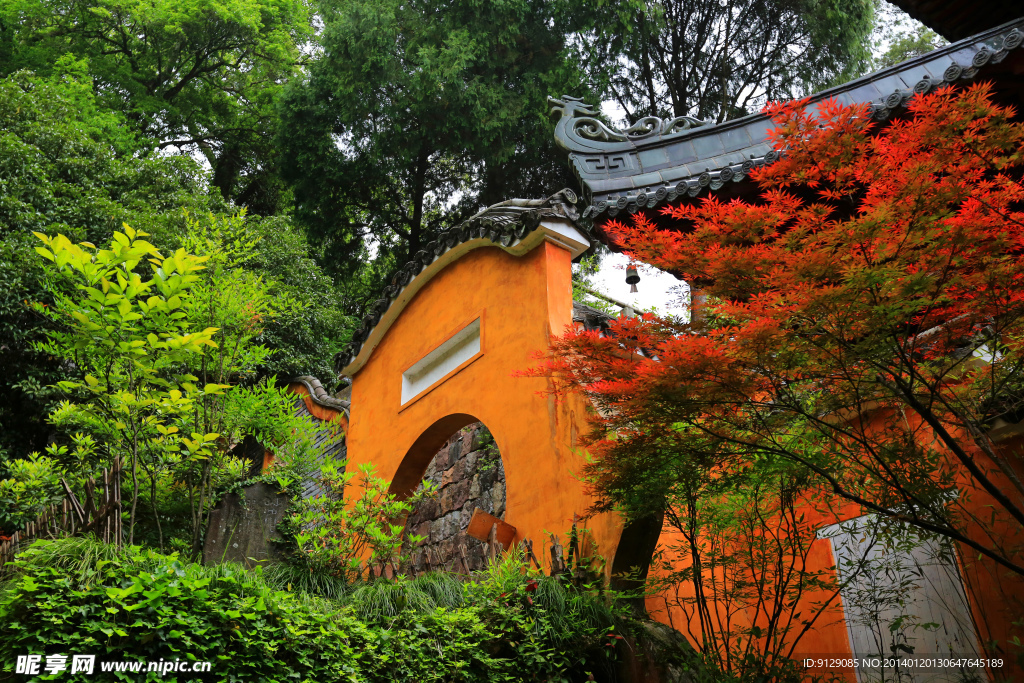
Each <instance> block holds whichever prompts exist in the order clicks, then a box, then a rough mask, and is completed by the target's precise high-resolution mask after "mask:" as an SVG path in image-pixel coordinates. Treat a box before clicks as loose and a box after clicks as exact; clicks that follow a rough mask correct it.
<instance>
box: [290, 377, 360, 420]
mask: <svg viewBox="0 0 1024 683" xmlns="http://www.w3.org/2000/svg"><path fill="white" fill-rule="evenodd" d="M291 383H298V384H301V385H303V386H304V387H306V389H307V390H308V391H309V397H310V398H311V399H312V400H313V403H316V404H317V405H319V406H323V407H324V408H332V409H334V410H340V411H342V412H344V413H345V415H346V416H348V414H349V408H350V407H351V406H352V404H351V403H350V402H349V401H342V400H341V399H340V398H335V397H334V396H331V394H330V392H328V391H327V389H325V388H324V385H323V384H321V383H320V380H318V379H317V378H316V377H313V376H312V375H300V376H299V377H294V378H292V379H291V380H289V384H291Z"/></svg>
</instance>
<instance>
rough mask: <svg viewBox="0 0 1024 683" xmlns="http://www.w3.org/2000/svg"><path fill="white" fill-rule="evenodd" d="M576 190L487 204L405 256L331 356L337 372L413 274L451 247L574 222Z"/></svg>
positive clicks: (512, 241)
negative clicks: (346, 341) (553, 223)
mask: <svg viewBox="0 0 1024 683" xmlns="http://www.w3.org/2000/svg"><path fill="white" fill-rule="evenodd" d="M576 201H577V197H576V193H575V192H573V191H572V190H570V189H568V188H566V189H563V190H560V191H558V192H556V193H555V194H553V195H551V196H550V197H547V198H546V199H509V200H506V201H503V202H500V203H498V204H494V205H492V206H489V207H487V208H486V209H484V210H483V211H480V212H479V213H477V214H475V215H473V216H471V217H469V218H468V219H466V220H465V221H463V222H462V223H460V224H459V225H457V226H455V227H453V228H451V229H450V230H446V231H444V232H442V233H441V234H439V235H438V236H437V239H435V240H433V241H432V242H430V243H428V244H427V245H426V246H424V248H423V249H421V250H420V251H418V252H416V254H415V255H414V256H413V257H412V258H410V259H408V260H407V261H406V263H405V264H404V265H403V266H401V267H400V268H398V269H397V270H396V271H395V273H394V274H393V275H392V276H391V278H390V282H389V284H388V286H387V287H385V288H384V292H383V297H382V298H380V299H377V300H376V301H374V302H373V303H372V304H370V305H369V306H368V307H367V311H368V312H367V314H366V315H365V316H364V317H363V320H362V323H361V324H360V326H359V327H358V328H357V329H356V331H355V332H354V333H353V334H352V341H351V342H350V343H349V345H348V346H347V347H346V348H345V349H344V350H343V351H341V352H340V353H339V354H338V355H337V356H335V359H334V367H335V369H336V370H337V371H338V372H339V373H341V371H342V370H343V368H345V367H346V366H348V365H349V364H350V363H351V362H352V361H353V360H355V359H356V357H357V356H358V355H359V353H360V352H361V351H362V349H363V346H364V344H365V343H366V342H367V340H368V339H369V338H370V335H371V334H372V333H373V330H374V328H375V327H376V326H377V324H378V323H379V322H380V321H381V318H382V317H383V316H384V314H385V313H387V311H388V310H389V309H390V308H391V306H392V304H394V303H395V301H396V300H397V299H398V298H399V296H400V295H401V293H402V291H403V290H404V289H405V287H406V286H407V285H409V284H410V283H411V282H412V281H413V280H414V279H415V278H416V276H417V275H419V274H420V273H421V272H423V271H424V270H426V269H427V267H428V266H430V265H431V264H432V263H434V262H435V261H437V260H438V259H440V258H441V257H442V256H443V255H444V254H445V253H446V252H448V251H450V250H451V249H453V248H455V247H457V246H459V245H461V244H463V243H465V242H470V241H472V240H489V241H490V242H491V243H493V245H494V246H498V247H503V248H508V247H512V246H514V245H516V244H518V243H520V242H522V241H523V240H524V238H526V236H527V235H529V234H530V233H532V232H533V231H534V230H536V229H537V228H539V227H540V224H541V221H543V220H544V219H551V218H554V219H561V220H568V221H569V222H571V223H573V224H576V221H577V220H578V219H579V214H578V213H577V211H576V207H575V204H576Z"/></svg>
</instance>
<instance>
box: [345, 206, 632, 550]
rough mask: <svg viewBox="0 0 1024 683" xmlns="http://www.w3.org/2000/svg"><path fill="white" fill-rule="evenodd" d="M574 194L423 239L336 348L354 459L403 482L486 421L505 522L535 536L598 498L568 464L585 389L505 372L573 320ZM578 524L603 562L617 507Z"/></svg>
mask: <svg viewBox="0 0 1024 683" xmlns="http://www.w3.org/2000/svg"><path fill="white" fill-rule="evenodd" d="M575 199H576V198H575V196H574V195H573V194H572V192H570V191H567V190H564V191H562V192H560V193H558V194H556V195H554V196H553V197H551V198H550V199H547V200H531V201H526V200H511V201H508V202H504V203H502V204H498V205H496V206H493V207H491V208H489V209H487V210H486V211H483V212H481V213H480V214H477V215H476V216H474V217H473V218H471V219H469V220H468V221H466V222H465V223H464V224H462V225H461V226H459V227H458V228H456V229H454V230H451V231H449V232H448V233H447V234H446V235H445V236H444V237H443V238H442V240H441V241H438V242H434V243H431V244H429V245H427V248H426V250H425V251H421V252H419V253H418V254H416V256H415V258H414V259H413V260H412V261H411V262H410V263H409V264H407V265H406V266H405V267H404V268H402V269H401V270H400V271H399V273H398V275H397V276H396V277H395V279H394V280H393V281H392V283H391V285H390V286H389V287H388V288H387V291H386V294H385V296H386V297H387V298H386V299H382V300H380V301H378V302H376V304H375V305H374V306H373V307H372V313H371V315H370V316H368V317H367V319H366V320H365V321H364V323H363V325H362V327H361V328H360V329H359V330H358V331H357V333H356V335H355V341H354V342H353V344H352V345H351V346H350V347H349V349H348V351H347V352H346V353H345V354H343V356H344V357H343V358H341V359H340V361H341V363H340V364H341V365H342V366H343V367H342V373H343V374H344V375H347V376H349V377H351V380H352V393H351V415H350V422H349V432H348V436H347V442H348V459H349V465H350V467H356V466H358V465H360V464H363V463H373V464H374V465H375V466H376V468H377V472H378V474H380V475H381V476H383V477H384V478H386V479H387V480H389V481H391V482H392V487H391V488H392V491H394V492H396V493H400V494H401V493H408V492H411V491H412V490H413V489H414V488H415V487H416V485H417V484H418V483H419V481H420V479H421V478H422V476H423V473H424V471H425V470H426V468H427V465H428V464H429V463H430V461H431V458H432V457H433V456H434V454H435V453H437V452H438V449H439V448H440V447H441V446H442V445H444V444H445V442H446V441H447V440H448V439H449V437H451V436H452V434H453V433H454V432H456V431H458V430H459V429H461V428H462V427H465V426H466V425H468V424H470V423H473V422H476V421H478V420H479V421H482V422H483V423H484V424H486V425H487V427H488V428H489V429H490V432H491V434H493V437H494V440H495V443H496V445H497V447H498V450H499V451H500V453H501V457H502V460H503V462H504V468H505V477H506V491H505V496H506V506H505V522H506V523H508V524H510V525H512V526H513V527H515V529H516V534H515V539H514V540H515V541H520V540H523V539H527V538H529V539H532V540H534V541H535V543H536V544H537V546H538V549H539V546H540V544H541V543H542V542H543V540H544V539H546V538H547V537H548V534H549V533H554V534H561V533H563V532H565V531H566V530H568V529H569V527H570V526H571V525H572V523H573V520H574V519H575V518H576V517H584V516H585V515H586V514H587V510H588V508H589V507H590V505H591V503H592V502H593V501H592V499H591V497H590V496H589V495H588V494H587V492H586V490H585V487H584V485H583V484H582V483H581V482H580V481H579V480H578V479H577V477H575V476H574V474H575V473H576V472H578V471H579V469H580V467H581V466H582V465H583V462H584V460H583V457H582V455H581V453H580V452H579V450H578V449H576V448H574V443H573V442H574V440H575V438H576V435H577V434H579V432H580V430H581V429H582V428H584V427H585V424H584V417H583V416H584V414H585V410H586V407H585V406H584V404H583V399H581V398H579V397H575V396H570V397H567V398H566V400H564V401H563V402H556V401H555V400H554V398H553V397H551V396H550V395H546V394H545V392H546V390H547V389H548V384H547V380H545V379H543V378H525V377H516V376H514V373H515V372H516V371H517V370H523V369H526V368H529V367H531V366H532V365H535V364H536V363H537V362H538V361H537V359H536V358H535V354H536V353H537V352H542V351H544V350H546V349H547V348H548V344H549V340H550V338H551V337H552V335H557V334H561V333H562V332H563V331H564V330H565V328H566V327H567V326H568V325H571V324H573V317H574V315H573V313H574V307H573V300H572V287H571V264H572V260H573V258H575V257H576V256H578V255H579V254H581V253H582V252H583V251H584V250H586V249H587V248H588V247H589V242H588V240H587V237H586V236H585V235H584V233H583V232H582V231H581V230H580V229H579V227H578V226H577V225H576V223H575V219H576V215H577V214H576V211H575V207H574V203H575ZM577 317H578V316H577ZM586 524H587V526H588V527H589V528H590V529H591V531H592V534H593V540H594V541H596V543H597V546H598V547H597V550H598V552H599V553H600V554H601V555H603V556H604V557H606V558H608V559H609V566H610V565H611V559H612V558H613V557H614V554H615V550H616V548H617V546H618V543H619V538H620V536H621V534H622V525H621V522H620V520H619V519H618V517H616V516H615V515H612V514H602V515H598V516H595V517H591V518H590V519H589V520H587V522H586ZM538 554H540V553H538Z"/></svg>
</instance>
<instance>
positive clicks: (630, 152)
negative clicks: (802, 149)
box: [548, 17, 1024, 219]
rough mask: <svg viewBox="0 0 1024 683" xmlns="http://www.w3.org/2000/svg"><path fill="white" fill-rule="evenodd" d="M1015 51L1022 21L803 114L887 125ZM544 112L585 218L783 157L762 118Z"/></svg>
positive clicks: (658, 200) (887, 73)
mask: <svg viewBox="0 0 1024 683" xmlns="http://www.w3.org/2000/svg"><path fill="white" fill-rule="evenodd" d="M1022 43H1024V17H1022V18H1020V19H1017V20H1015V21H1012V22H1009V23H1007V24H1004V25H1002V26H998V27H996V28H993V29H990V30H988V31H984V32H982V33H979V34H977V35H975V36H971V37H970V38H965V39H964V40H961V41H959V42H956V43H953V44H951V45H947V46H944V47H941V48H939V49H938V50H935V51H933V52H930V53H928V54H925V55H921V56H919V57H915V58H913V59H910V60H908V61H906V62H903V63H902V64H898V65H896V66H892V67H888V68H886V69H882V70H881V71H877V72H875V73H872V74H868V75H867V76H863V77H861V78H858V79H856V80H854V81H851V82H849V83H845V84H843V85H840V86H837V87H835V88H831V89H829V90H825V91H823V92H820V93H817V94H816V95H813V96H812V97H811V98H810V99H811V103H810V104H809V105H808V108H809V109H810V110H811V111H812V112H813V111H814V110H815V109H816V108H817V107H818V105H819V104H820V103H821V102H823V101H825V100H828V99H835V100H836V101H838V102H839V103H840V104H847V105H848V104H857V103H863V104H867V105H869V107H870V112H871V115H872V116H873V117H874V118H875V119H876V120H879V121H884V120H886V119H888V118H889V117H891V116H893V115H894V114H895V113H897V112H898V111H901V110H902V109H904V108H905V107H906V106H907V105H908V104H909V102H910V100H911V99H913V98H914V97H915V96H917V95H921V94H925V93H928V92H931V91H932V90H934V89H935V88H938V87H941V86H944V85H949V84H952V83H957V82H962V81H965V80H968V79H972V78H974V77H975V76H976V75H978V74H979V73H980V72H981V71H983V70H985V69H990V68H991V66H992V65H995V64H999V63H1000V62H1002V61H1004V60H1005V59H1006V58H1007V57H1009V56H1010V54H1011V53H1013V52H1014V51H1016V50H1017V49H1018V48H1019V47H1020V46H1021V44H1022ZM1018 61H1019V60H1018ZM548 103H549V104H550V105H551V106H552V108H551V112H552V113H558V114H560V116H559V119H558V122H557V123H556V124H555V131H554V134H555V141H556V142H557V143H558V145H559V146H560V147H562V148H563V149H565V150H566V151H567V152H569V159H570V161H571V163H572V167H573V171H574V173H575V175H576V178H577V179H578V180H579V182H580V187H581V188H582V190H583V202H582V204H583V207H582V208H583V217H584V218H591V219H596V218H597V217H599V216H602V215H603V216H605V217H612V216H615V215H617V214H618V213H620V212H622V211H626V212H629V213H634V212H636V211H639V210H642V209H650V208H654V207H655V206H657V205H659V204H662V203H663V202H666V201H668V202H671V201H675V200H676V199H677V198H679V197H696V196H697V195H699V194H700V193H702V192H704V191H705V190H709V191H715V190H719V189H721V188H722V187H724V186H726V185H727V184H732V183H740V182H742V181H743V180H744V179H745V178H746V177H747V176H748V174H749V173H750V171H751V170H752V169H754V168H756V167H758V166H763V165H765V164H771V163H774V162H775V161H776V160H777V159H778V158H779V156H780V155H781V152H780V151H778V150H775V149H773V148H772V145H771V144H770V142H769V138H768V131H769V130H770V129H771V128H772V122H771V120H770V119H769V118H768V117H767V116H766V115H765V114H751V115H749V116H745V117H743V118H739V119H733V120H731V121H725V122H722V123H710V122H706V121H699V120H697V119H693V118H690V117H686V116H680V117H676V118H673V119H669V120H662V119H659V118H658V117H655V116H648V117H644V118H642V119H640V120H639V121H637V122H636V123H634V124H633V125H632V126H630V127H629V128H627V129H626V130H621V131H620V130H615V129H613V128H610V127H609V126H607V125H606V124H605V123H603V122H602V121H600V120H599V119H597V118H596V116H597V114H596V112H595V110H594V108H593V107H592V106H591V105H588V104H586V103H585V102H583V101H582V100H580V99H579V98H576V97H569V96H563V97H561V98H559V99H556V98H552V97H549V98H548Z"/></svg>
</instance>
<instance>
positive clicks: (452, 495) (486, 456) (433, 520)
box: [402, 422, 506, 573]
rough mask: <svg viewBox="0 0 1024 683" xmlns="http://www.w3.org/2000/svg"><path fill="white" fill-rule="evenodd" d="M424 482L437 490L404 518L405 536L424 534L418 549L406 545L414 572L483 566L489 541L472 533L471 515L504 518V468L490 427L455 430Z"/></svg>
mask: <svg viewBox="0 0 1024 683" xmlns="http://www.w3.org/2000/svg"><path fill="white" fill-rule="evenodd" d="M422 480H427V481H430V482H432V483H433V484H434V486H435V487H436V488H437V491H438V493H437V495H436V496H434V497H432V498H429V499H426V500H424V501H421V502H420V503H419V504H418V505H417V506H416V508H415V509H414V510H413V511H412V512H411V513H410V514H409V517H408V518H407V520H406V533H407V534H409V533H412V534H416V535H418V536H424V537H425V540H424V541H422V542H420V543H419V544H417V545H416V546H415V547H413V546H412V545H411V544H410V543H409V541H408V540H406V542H405V544H404V545H403V548H402V554H403V555H408V556H409V557H410V560H409V568H410V569H411V570H412V571H413V572H415V573H420V572H423V571H425V570H426V569H428V568H435V569H436V568H440V567H441V566H446V567H448V568H449V569H452V568H455V567H459V568H463V567H465V568H468V569H469V570H471V571H476V570H480V569H484V568H485V567H486V566H487V545H486V543H484V542H483V541H479V540H477V539H475V538H473V537H472V536H469V535H468V533H467V528H468V527H469V522H470V519H472V517H473V512H474V511H475V510H477V509H480V510H482V511H483V512H486V513H488V514H490V515H494V516H495V517H497V518H499V519H504V518H505V493H506V491H505V485H506V484H505V467H504V464H503V462H502V458H501V453H500V452H499V451H498V446H497V444H496V443H495V440H494V437H493V435H492V434H491V432H490V430H488V429H487V427H486V426H485V425H484V424H483V423H482V422H473V423H471V424H469V425H467V426H465V427H463V428H462V429H459V430H458V431H456V432H455V433H454V434H452V435H451V436H450V437H449V438H448V439H447V440H446V441H445V442H444V444H443V445H442V446H441V447H440V448H439V449H437V451H436V452H435V454H434V456H433V457H432V458H431V460H430V462H429V464H428V465H427V467H426V471H425V472H424V473H423V476H422ZM463 552H464V553H465V564H464V562H463V559H462V553H463ZM465 565H468V567H466V566H465Z"/></svg>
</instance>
